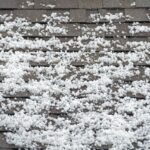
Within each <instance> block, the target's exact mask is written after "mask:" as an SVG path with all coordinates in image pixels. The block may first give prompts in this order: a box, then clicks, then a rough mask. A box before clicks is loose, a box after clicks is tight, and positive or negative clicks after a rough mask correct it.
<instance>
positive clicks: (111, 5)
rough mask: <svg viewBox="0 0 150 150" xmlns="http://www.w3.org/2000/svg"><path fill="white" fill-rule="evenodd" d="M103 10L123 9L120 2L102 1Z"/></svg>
mask: <svg viewBox="0 0 150 150" xmlns="http://www.w3.org/2000/svg"><path fill="white" fill-rule="evenodd" d="M103 7H104V8H123V1H122V0H103Z"/></svg>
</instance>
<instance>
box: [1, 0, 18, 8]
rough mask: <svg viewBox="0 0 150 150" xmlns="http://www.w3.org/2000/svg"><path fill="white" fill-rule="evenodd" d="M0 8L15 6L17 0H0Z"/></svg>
mask: <svg viewBox="0 0 150 150" xmlns="http://www.w3.org/2000/svg"><path fill="white" fill-rule="evenodd" d="M0 8H1V9H2V8H4V9H5V8H9V9H13V8H17V1H16V0H0Z"/></svg>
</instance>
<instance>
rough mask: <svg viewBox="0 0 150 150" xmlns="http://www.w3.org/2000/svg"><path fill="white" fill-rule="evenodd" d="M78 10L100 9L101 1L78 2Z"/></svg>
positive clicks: (83, 0)
mask: <svg viewBox="0 0 150 150" xmlns="http://www.w3.org/2000/svg"><path fill="white" fill-rule="evenodd" d="M78 3H79V8H88V9H92V8H102V0H78Z"/></svg>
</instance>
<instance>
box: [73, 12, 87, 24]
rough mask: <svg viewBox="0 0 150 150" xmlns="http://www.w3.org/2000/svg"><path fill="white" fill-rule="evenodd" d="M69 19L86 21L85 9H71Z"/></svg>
mask: <svg viewBox="0 0 150 150" xmlns="http://www.w3.org/2000/svg"><path fill="white" fill-rule="evenodd" d="M70 19H71V21H72V22H86V21H87V14H86V10H85V9H71V10H70Z"/></svg>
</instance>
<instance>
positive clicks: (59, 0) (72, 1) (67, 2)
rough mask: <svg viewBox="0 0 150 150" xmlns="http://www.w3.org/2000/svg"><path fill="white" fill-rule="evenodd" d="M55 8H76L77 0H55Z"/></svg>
mask: <svg viewBox="0 0 150 150" xmlns="http://www.w3.org/2000/svg"><path fill="white" fill-rule="evenodd" d="M56 7H57V8H69V9H70V8H78V1H77V0H56Z"/></svg>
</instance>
